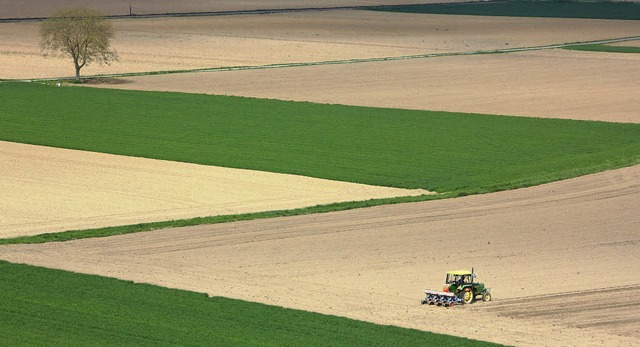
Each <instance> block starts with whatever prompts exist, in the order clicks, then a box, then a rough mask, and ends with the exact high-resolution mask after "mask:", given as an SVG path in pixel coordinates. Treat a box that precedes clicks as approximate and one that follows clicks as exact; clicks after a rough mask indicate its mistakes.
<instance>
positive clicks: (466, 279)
mask: <svg viewBox="0 0 640 347" xmlns="http://www.w3.org/2000/svg"><path fill="white" fill-rule="evenodd" d="M475 278H476V275H475V274H474V273H473V269H471V271H468V270H458V271H449V272H447V279H446V282H445V283H446V285H445V287H444V291H445V292H449V293H454V294H455V296H456V297H458V298H460V299H461V300H462V301H463V302H464V303H465V304H470V303H472V302H473V301H474V300H475V299H476V297H477V296H481V297H482V301H489V300H491V290H490V289H489V288H486V287H485V286H484V283H480V282H474V281H473V280H474V279H475Z"/></svg>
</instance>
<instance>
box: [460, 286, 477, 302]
mask: <svg viewBox="0 0 640 347" xmlns="http://www.w3.org/2000/svg"><path fill="white" fill-rule="evenodd" d="M463 293H464V294H463V296H462V301H464V303H465V304H470V303H471V302H473V299H474V295H473V291H472V290H471V289H469V288H467V289H465V290H464V292H463Z"/></svg>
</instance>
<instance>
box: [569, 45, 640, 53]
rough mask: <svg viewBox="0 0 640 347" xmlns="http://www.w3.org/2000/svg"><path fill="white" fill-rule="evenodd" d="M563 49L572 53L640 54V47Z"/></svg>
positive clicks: (596, 46) (603, 46) (605, 46)
mask: <svg viewBox="0 0 640 347" xmlns="http://www.w3.org/2000/svg"><path fill="white" fill-rule="evenodd" d="M562 49H567V50H572V51H587V52H607V53H640V47H634V46H611V45H603V44H591V45H575V46H566V47H562Z"/></svg>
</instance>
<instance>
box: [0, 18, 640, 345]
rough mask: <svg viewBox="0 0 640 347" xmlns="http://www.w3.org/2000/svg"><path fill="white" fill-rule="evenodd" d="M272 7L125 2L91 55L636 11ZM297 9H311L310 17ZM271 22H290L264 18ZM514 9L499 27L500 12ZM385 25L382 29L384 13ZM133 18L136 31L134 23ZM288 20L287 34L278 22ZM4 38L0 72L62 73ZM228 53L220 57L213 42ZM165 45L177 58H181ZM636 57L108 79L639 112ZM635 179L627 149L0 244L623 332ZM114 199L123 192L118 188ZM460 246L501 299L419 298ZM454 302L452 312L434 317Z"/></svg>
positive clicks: (341, 38) (410, 322)
mask: <svg viewBox="0 0 640 347" xmlns="http://www.w3.org/2000/svg"><path fill="white" fill-rule="evenodd" d="M277 16H278V17H276V18H277V20H274V19H273V18H274V17H259V18H257V19H255V20H251V21H247V22H246V23H251V25H249V26H247V27H244V26H243V25H242V24H241V23H240V22H234V21H236V20H237V19H236V18H235V17H234V18H221V19H220V20H221V21H228V22H225V25H221V26H223V27H225V26H227V27H228V28H229V29H228V30H229V31H228V32H227V33H226V34H221V35H220V37H217V36H216V35H213V36H212V34H211V33H210V32H209V33H202V32H197V33H193V32H192V33H191V34H188V33H189V30H186V29H185V30H184V31H180V30H183V29H180V30H178V29H172V30H166V28H168V27H171V28H180V25H183V26H184V27H189V26H190V25H191V24H193V23H198V21H215V20H216V19H215V18H193V19H184V18H183V19H166V20H165V19H163V20H160V19H154V20H141V21H140V22H139V23H138V22H124V21H123V22H120V23H117V25H121V26H124V25H125V24H126V25H131V27H132V28H133V27H136V29H129V30H130V31H129V34H127V33H128V32H127V30H123V32H124V33H123V36H122V37H127V35H130V36H129V37H130V38H133V37H136V39H137V40H141V41H138V42H137V43H136V44H133V43H129V44H127V43H126V42H125V41H117V42H116V43H117V45H120V46H119V47H117V48H119V49H122V51H121V57H122V61H121V62H120V63H119V64H120V65H121V66H120V67H115V66H114V67H113V69H121V70H108V69H107V70H88V69H87V72H88V73H98V72H100V73H102V72H113V71H152V70H163V69H167V68H168V67H173V68H196V67H198V68H199V67H215V66H225V65H228V66H233V65H263V64H271V63H276V62H277V63H291V62H311V61H320V60H336V59H354V58H377V57H388V56H398V55H412V54H422V53H433V52H457V51H475V50H485V49H499V48H504V47H505V46H506V45H505V43H508V44H509V47H519V46H534V45H545V44H553V43H562V42H572V41H588V40H598V39H605V38H612V37H624V36H632V35H638V32H639V31H640V30H639V29H640V27H639V25H638V23H637V22H634V21H598V20H553V21H551V20H547V19H519V20H512V19H509V18H502V19H493V18H485V17H455V19H456V20H455V21H454V20H451V19H452V18H454V17H450V16H425V17H419V18H421V19H426V18H428V19H429V20H424V21H420V23H414V21H412V20H411V19H413V18H416V17H413V16H414V15H401V14H397V15H396V14H394V15H393V16H392V18H394V20H389V21H387V22H385V24H384V28H385V29H384V30H382V31H379V32H376V31H375V30H373V32H372V33H371V34H370V35H367V30H365V29H366V26H364V25H365V24H363V23H369V24H371V23H377V21H379V17H376V16H380V14H377V13H376V14H372V13H368V12H359V11H339V12H322V13H312V14H278V15H277ZM305 16H308V17H305ZM395 16H397V17H395ZM405 16H406V17H405ZM239 18H240V17H238V19H239ZM305 18H306V20H305ZM385 18H388V17H385ZM285 19H286V20H285ZM145 21H148V22H145ZM153 21H155V22H153ZM308 21H310V22H311V23H317V24H316V25H317V27H314V26H313V25H304V23H308ZM314 21H315V22H314ZM438 21H440V22H438ZM232 22H234V23H235V24H234V23H232ZM416 22H417V21H416ZM176 23H178V24H176ZM179 23H182V24H179ZM260 23H262V25H264V26H263V27H260V25H261V24H260ZM329 23H336V24H335V25H329ZM348 23H358V24H357V25H356V27H351V26H349V25H348ZM408 23H412V24H408ZM156 24H157V26H156ZM294 24H295V25H294ZM1 25H2V27H1V28H2V30H1V31H0V33H6V32H8V31H7V30H16V31H15V32H18V31H19V32H25V33H27V34H28V33H29V30H31V34H29V35H32V36H33V33H34V31H33V27H31V29H29V30H27V29H28V28H27V29H24V30H22V29H21V28H18V27H19V25H24V26H25V28H26V27H28V26H30V25H31V26H33V24H32V23H14V24H13V25H15V27H5V26H4V25H7V24H1ZM162 25H167V27H163V26H162ZM232 25H236V27H233V26H232ZM277 25H282V26H283V27H282V28H280V29H278V30H276V29H277V28H278V27H277ZM296 25H297V26H296ZM466 25H468V26H466ZM508 25H512V27H509V28H510V30H505V26H508ZM142 26H146V29H144V30H143V29H140V28H141V27H142ZM196 26H197V27H201V28H202V27H203V26H202V25H196ZM196 26H194V27H196ZM256 26H257V27H260V30H257V29H256ZM394 26H395V27H396V28H397V29H395V31H394V30H390V29H389V28H390V27H394ZM212 27H213V25H212ZM409 27H411V28H409ZM6 28H10V29H6ZM16 28H18V29H16ZM161 28H165V29H164V30H163V29H161ZM192 28H193V27H192ZM231 28H233V29H231ZM241 28H244V29H241ZM268 28H271V29H270V30H271V31H269V30H267V29H268ZM319 28H323V30H324V31H319V30H317V29H319ZM328 28H330V29H328ZM436 29H437V30H436ZM445 29H447V30H445ZM154 30H157V32H156V33H155V34H154ZM191 30H195V29H191ZM198 30H201V29H198ZM243 30H245V31H243ZM143 31H144V32H146V34H144V35H143V34H140V33H141V32H143ZM176 31H177V32H176ZM287 32H288V33H289V34H290V35H291V33H295V36H296V37H295V38H294V39H290V40H288V39H286V36H284V33H287ZM384 32H390V33H393V34H389V35H388V36H385V35H383V33H384ZM497 32H500V33H504V34H503V35H508V36H500V35H496V33H497ZM233 33H242V34H237V35H234V34H233ZM507 33H508V34H507ZM315 34H318V35H315ZM9 36H11V37H13V36H12V35H9ZM434 36H435V37H434ZM6 37H7V36H4V37H3V39H2V41H1V42H3V43H4V42H6V41H5V38H6ZM178 39H182V40H183V41H184V42H185V43H184V46H180V47H181V48H182V49H181V50H180V52H181V54H184V56H182V57H180V56H177V55H176V54H175V52H173V53H172V52H166V51H162V50H158V52H159V53H158V54H157V56H153V55H151V56H148V55H147V54H146V53H145V51H144V50H140V48H141V47H149V49H151V48H150V47H156V46H165V47H166V46H171V45H173V44H175V45H177V46H179V45H180V44H179V43H177V40H178ZM131 40H133V39H131ZM145 40H146V41H145ZM162 40H165V41H162ZM207 40H211V41H207ZM225 40H227V41H225ZM422 40H426V41H425V42H423V41H422ZM143 41H144V43H143ZM194 41H195V42H196V43H194V44H190V43H189V42H194ZM441 41H442V42H441ZM445 41H447V42H445ZM23 42H25V41H23ZM130 42H135V41H130ZM197 42H207V45H216V44H218V43H220V42H227V44H226V45H225V44H222V47H228V50H225V49H220V54H217V53H218V51H216V52H215V54H214V52H211V53H206V54H199V53H197V52H199V50H201V49H202V46H199V45H198V43H197ZM266 42H268V43H270V44H271V45H270V44H266ZM158 43H162V44H158ZM145 44H146V45H148V46H145ZM10 45H11V46H12V47H19V45H17V44H10ZM467 45H468V46H469V47H467ZM25 47H26V46H25ZM29 47H30V46H29ZM127 47H129V48H127ZM190 47H192V48H190ZM215 47H217V48H218V47H219V46H215ZM266 47H268V48H266ZM29 49H31V48H29ZM29 49H27V48H24V49H22V50H20V48H16V50H15V51H16V52H18V53H11V54H13V55H14V56H13V58H16V59H36V58H35V55H33V54H34V53H33V51H28V50H29ZM233 49H236V51H234V50H233ZM2 50H3V52H4V51H7V48H3V49H2ZM136 52H137V53H136ZM285 53H286V54H287V56H286V57H285V56H284V54H285ZM290 54H293V55H294V56H293V57H290V56H289V55H290ZM8 56H9V55H8V54H6V53H5V54H4V55H3V56H2V57H1V58H0V59H4V60H2V61H3V63H2V64H1V65H0V68H2V70H1V72H0V76H1V77H4V78H6V77H16V78H18V77H19V78H26V77H42V76H45V75H48V76H51V77H56V76H59V74H61V73H65V72H66V70H65V68H64V67H63V66H62V65H59V66H57V67H56V66H53V65H52V67H51V68H49V67H46V68H45V67H43V68H42V70H38V69H37V68H36V69H34V70H33V71H31V73H32V74H35V76H33V75H30V76H27V71H26V70H20V69H19V68H18V67H17V66H18V65H16V63H15V61H13V62H12V61H11V59H7V57H8ZM147 56H148V58H149V59H146V58H145V57H147ZM225 56H226V57H228V59H227V60H225V58H220V57H225ZM238 56H240V58H238ZM17 57H19V58H17ZM136 57H137V58H136ZM202 57H204V59H205V60H204V61H203V60H200V59H202ZM210 57H214V58H210ZM234 57H236V58H234ZM38 59H40V58H38ZM216 59H219V60H216ZM234 59H235V60H234ZM176 61H183V62H184V64H186V65H184V66H187V67H183V66H179V65H178V66H177V65H176ZM47 62H48V61H47ZM638 62H639V58H637V56H636V55H625V56H620V55H616V54H604V53H586V52H565V51H535V52H524V53H510V54H503V55H474V56H456V57H437V58H425V59H411V60H398V61H385V62H367V63H358V64H340V65H322V66H308V67H295V68H281V69H268V70H266V69H263V70H252V71H227V72H210V73H201V74H175V75H162V76H145V77H135V78H134V77H127V78H126V79H125V81H124V82H126V83H124V84H118V85H111V86H112V87H116V88H133V89H154V90H173V91H187V92H198V93H212V94H231V95H245V96H257V97H269V98H282V99H291V100H307V101H315V102H326V103H345V104H355V105H370V106H389V107H403V108H416V109H444V110H454V111H465V112H478V113H500V114H510V115H525V116H536V117H558V118H577V119H590V120H601V121H621V122H639V121H640V119H639V118H638V112H637V111H638V110H640V105H639V104H638V98H637V95H638V92H639V90H638V85H637V81H638V77H640V70H639V68H638V66H640V65H638ZM147 63H148V64H149V65H145V64H147ZM56 64H57V63H56ZM189 64H190V65H189ZM202 64H205V65H204V66H203V65H202ZM145 69H148V70H145ZM52 71H53V72H52ZM94 71H95V72H94ZM9 73H16V75H13V76H10V75H8V74H9ZM17 74H21V75H20V76H18V75H17ZM496 170H499V168H496ZM98 174H99V173H98ZM639 182H640V171H639V168H638V167H631V168H626V169H620V170H614V171H610V172H604V173H600V174H595V175H589V176H585V177H580V178H576V179H572V180H567V181H563V182H556V183H551V184H547V185H543V186H539V187H533V188H527V189H521V190H514V191H508V192H500V193H494V194H489V195H482V196H471V197H464V198H458V199H452V200H444V201H431V202H423V203H416V204H402V205H395V206H381V207H376V208H369V209H359V210H353V211H347V212H338V213H330V214H323V215H312V216H300V217H289V218H277V219H271V220H262V221H251V222H240V223H231V224H223V225H212V226H199V227H190V228H183V229H174V230H163V231H155V232H152V233H144V234H135V235H127V236H118V237H110V238H107V239H87V240H78V241H72V242H65V243H57V244H44V245H16V246H2V247H0V257H1V258H2V259H5V260H9V261H15V262H26V263H30V264H35V265H42V266H47V267H54V268H61V269H68V270H72V271H80V272H87V273H94V274H100V275H105V276H112V277H118V278H123V279H128V280H134V281H141V282H149V283H154V284H159V285H162V286H167V287H174V288H181V289H189V290H195V291H203V292H207V293H209V294H211V295H222V296H228V297H234V298H240V299H245V300H250V301H258V302H264V303H268V304H275V305H281V306H285V307H292V308H300V309H305V310H311V311H316V312H322V313H328V314H334V315H341V316H346V317H351V318H357V319H363V320H368V321H373V322H376V323H381V324H392V325H399V326H405V327H412V328H418V329H423V330H429V331H435V332H441V333H447V334H453V335H458V336H466V337H472V338H477V339H483V340H488V341H495V342H501V343H507V344H516V345H575V344H579V345H631V344H633V343H635V342H636V341H637V338H639V337H640V335H639V334H640V332H639V331H638V328H637V326H638V324H637V323H638V322H639V321H640V317H639V316H638V315H637V313H635V310H633V307H635V306H637V304H638V303H639V302H638V301H637V300H636V299H634V298H636V297H637V295H634V293H637V291H638V287H639V286H640V278H638V276H637V275H635V276H634V275H631V276H627V274H634V273H635V269H636V268H637V267H638V266H640V256H639V254H640V249H639V247H640V243H639V239H638V238H639V235H638V230H640V219H639V218H638V214H637V207H638V206H640V184H639ZM156 183H157V181H156ZM34 194H37V193H34ZM111 204H113V205H114V206H118V205H119V203H118V202H117V201H116V200H113V201H111ZM33 213H42V211H40V212H38V211H34V212H33ZM452 255H454V256H452ZM472 265H473V266H475V267H476V272H477V273H478V275H479V279H480V280H482V281H484V282H485V283H486V284H487V286H489V287H491V288H492V290H493V292H494V301H492V302H489V303H477V304H473V305H468V306H465V307H461V308H455V309H449V310H447V309H439V308H433V307H423V306H420V305H419V301H420V299H421V298H422V292H421V291H422V290H423V289H425V288H427V287H431V288H434V289H436V288H439V287H440V286H441V285H442V280H443V275H444V273H445V272H446V271H447V270H451V269H454V268H467V267H470V266H472ZM609 293H611V295H608V294H609ZM451 321H455V322H464V323H463V324H448V323H446V322H451ZM443 322H445V323H443Z"/></svg>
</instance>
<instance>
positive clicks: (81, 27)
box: [40, 7, 118, 79]
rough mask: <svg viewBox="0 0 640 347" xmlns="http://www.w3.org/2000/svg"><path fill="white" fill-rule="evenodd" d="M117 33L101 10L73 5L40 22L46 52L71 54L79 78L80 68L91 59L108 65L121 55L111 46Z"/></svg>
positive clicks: (42, 41)
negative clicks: (73, 6) (74, 6)
mask: <svg viewBox="0 0 640 347" xmlns="http://www.w3.org/2000/svg"><path fill="white" fill-rule="evenodd" d="M113 36H114V30H113V26H112V25H111V22H109V21H107V19H106V18H105V16H104V15H103V14H102V13H100V12H99V11H96V10H92V9H87V8H82V7H79V8H72V9H63V10H59V11H56V12H55V13H54V14H53V15H52V16H51V17H50V18H49V19H47V20H45V21H44V22H42V25H41V26H40V38H41V41H40V48H42V51H43V53H44V54H45V55H47V54H48V53H52V55H55V56H61V57H65V56H71V58H73V65H74V66H75V68H76V79H80V69H82V68H83V67H84V66H85V65H87V64H89V63H91V62H97V63H98V64H106V65H109V64H110V63H111V62H112V61H114V60H117V59H118V55H117V53H116V52H115V51H114V50H112V49H111V48H110V46H111V39H112V38H113Z"/></svg>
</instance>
